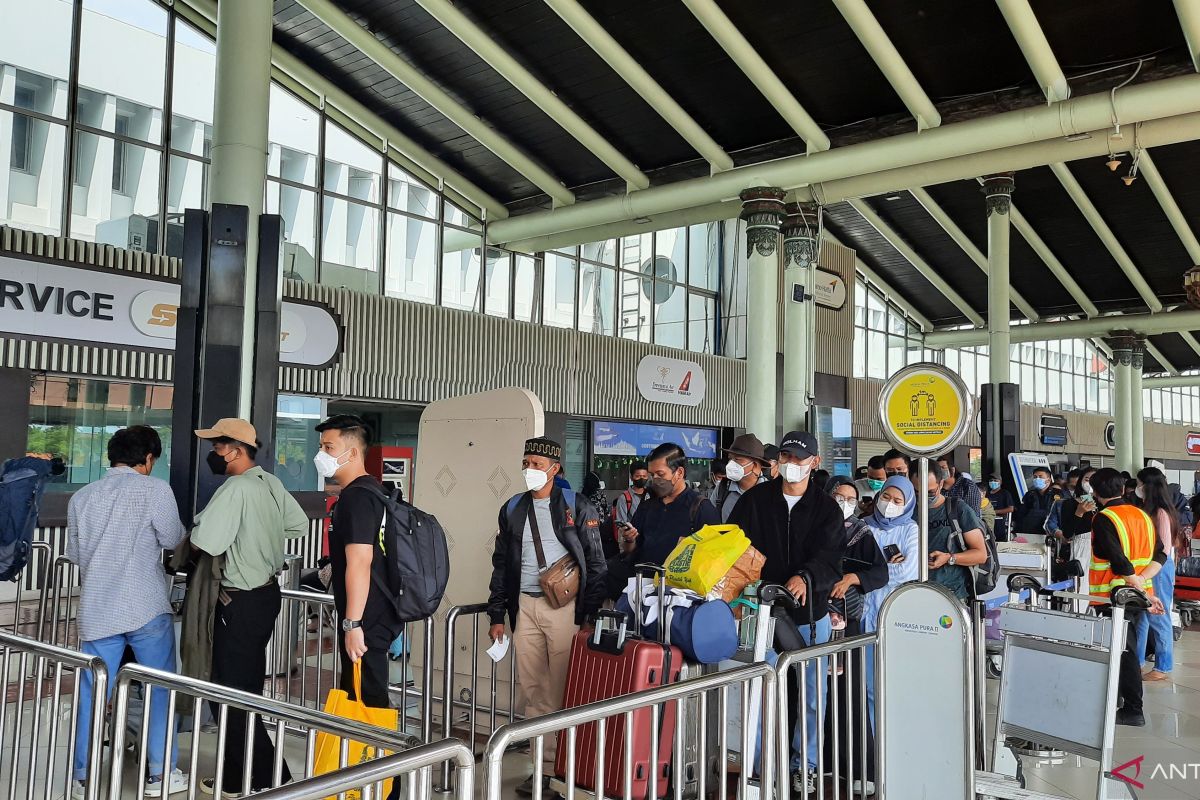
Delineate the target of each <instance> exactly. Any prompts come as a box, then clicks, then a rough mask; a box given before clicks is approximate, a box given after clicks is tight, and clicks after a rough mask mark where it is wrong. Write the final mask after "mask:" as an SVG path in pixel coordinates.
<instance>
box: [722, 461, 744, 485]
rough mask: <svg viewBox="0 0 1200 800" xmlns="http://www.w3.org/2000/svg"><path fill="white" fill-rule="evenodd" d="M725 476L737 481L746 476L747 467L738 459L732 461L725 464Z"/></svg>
mask: <svg viewBox="0 0 1200 800" xmlns="http://www.w3.org/2000/svg"><path fill="white" fill-rule="evenodd" d="M725 477H726V478H728V479H729V480H731V481H733V482H734V483H737V482H738V481H740V480H741V479H742V478H744V477H746V468H745V467H743V466H742V465H741V464H739V463H738V462H736V461H730V462H729V463H728V464H726V465H725Z"/></svg>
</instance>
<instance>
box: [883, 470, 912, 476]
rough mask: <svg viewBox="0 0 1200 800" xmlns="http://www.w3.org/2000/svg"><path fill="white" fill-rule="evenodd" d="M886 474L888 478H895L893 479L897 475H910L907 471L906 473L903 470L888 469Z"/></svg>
mask: <svg viewBox="0 0 1200 800" xmlns="http://www.w3.org/2000/svg"><path fill="white" fill-rule="evenodd" d="M884 472H885V473H887V474H888V476H890V477H893V478H894V477H895V476H897V475H907V474H908V473H907V472H906V471H904V470H902V469H887V470H884Z"/></svg>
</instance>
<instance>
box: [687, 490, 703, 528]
mask: <svg viewBox="0 0 1200 800" xmlns="http://www.w3.org/2000/svg"><path fill="white" fill-rule="evenodd" d="M703 502H704V497H703V496H701V494H700V493H699V492H696V500H695V502H693V503H692V507H691V508H690V509H689V510H688V519H689V520H691V523H692V532H693V533H694V532H695V531H696V520H697V519H699V517H700V504H701V503H703Z"/></svg>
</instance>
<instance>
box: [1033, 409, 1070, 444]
mask: <svg viewBox="0 0 1200 800" xmlns="http://www.w3.org/2000/svg"><path fill="white" fill-rule="evenodd" d="M1040 434H1041V435H1040V438H1041V440H1042V444H1044V445H1046V446H1047V447H1066V446H1067V439H1068V436H1069V431H1068V430H1067V418H1066V417H1063V416H1060V415H1058V414H1042V420H1041V430H1040Z"/></svg>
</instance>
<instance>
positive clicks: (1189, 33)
mask: <svg viewBox="0 0 1200 800" xmlns="http://www.w3.org/2000/svg"><path fill="white" fill-rule="evenodd" d="M1175 13H1176V14H1177V15H1179V25H1180V27H1182V28H1183V38H1184V39H1185V40H1186V41H1187V48H1188V52H1189V53H1191V54H1192V63H1193V64H1195V65H1196V71H1197V72H1200V3H1198V2H1196V0H1175Z"/></svg>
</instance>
